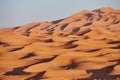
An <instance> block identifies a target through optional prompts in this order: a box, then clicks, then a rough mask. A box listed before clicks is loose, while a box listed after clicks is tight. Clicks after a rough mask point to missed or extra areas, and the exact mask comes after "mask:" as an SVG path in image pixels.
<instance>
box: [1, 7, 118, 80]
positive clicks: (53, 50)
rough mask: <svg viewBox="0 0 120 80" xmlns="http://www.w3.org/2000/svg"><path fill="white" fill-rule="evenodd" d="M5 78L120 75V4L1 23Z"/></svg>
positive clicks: (109, 78) (97, 79) (67, 79)
mask: <svg viewBox="0 0 120 80" xmlns="http://www.w3.org/2000/svg"><path fill="white" fill-rule="evenodd" d="M0 80H120V9H113V8H110V7H104V8H100V9H96V10H83V11H81V12H78V13H76V14H74V15H72V16H70V17H68V18H64V19H60V20H56V21H51V22H33V23H30V24H26V25H21V26H17V27H12V28H5V29H1V30H0Z"/></svg>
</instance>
